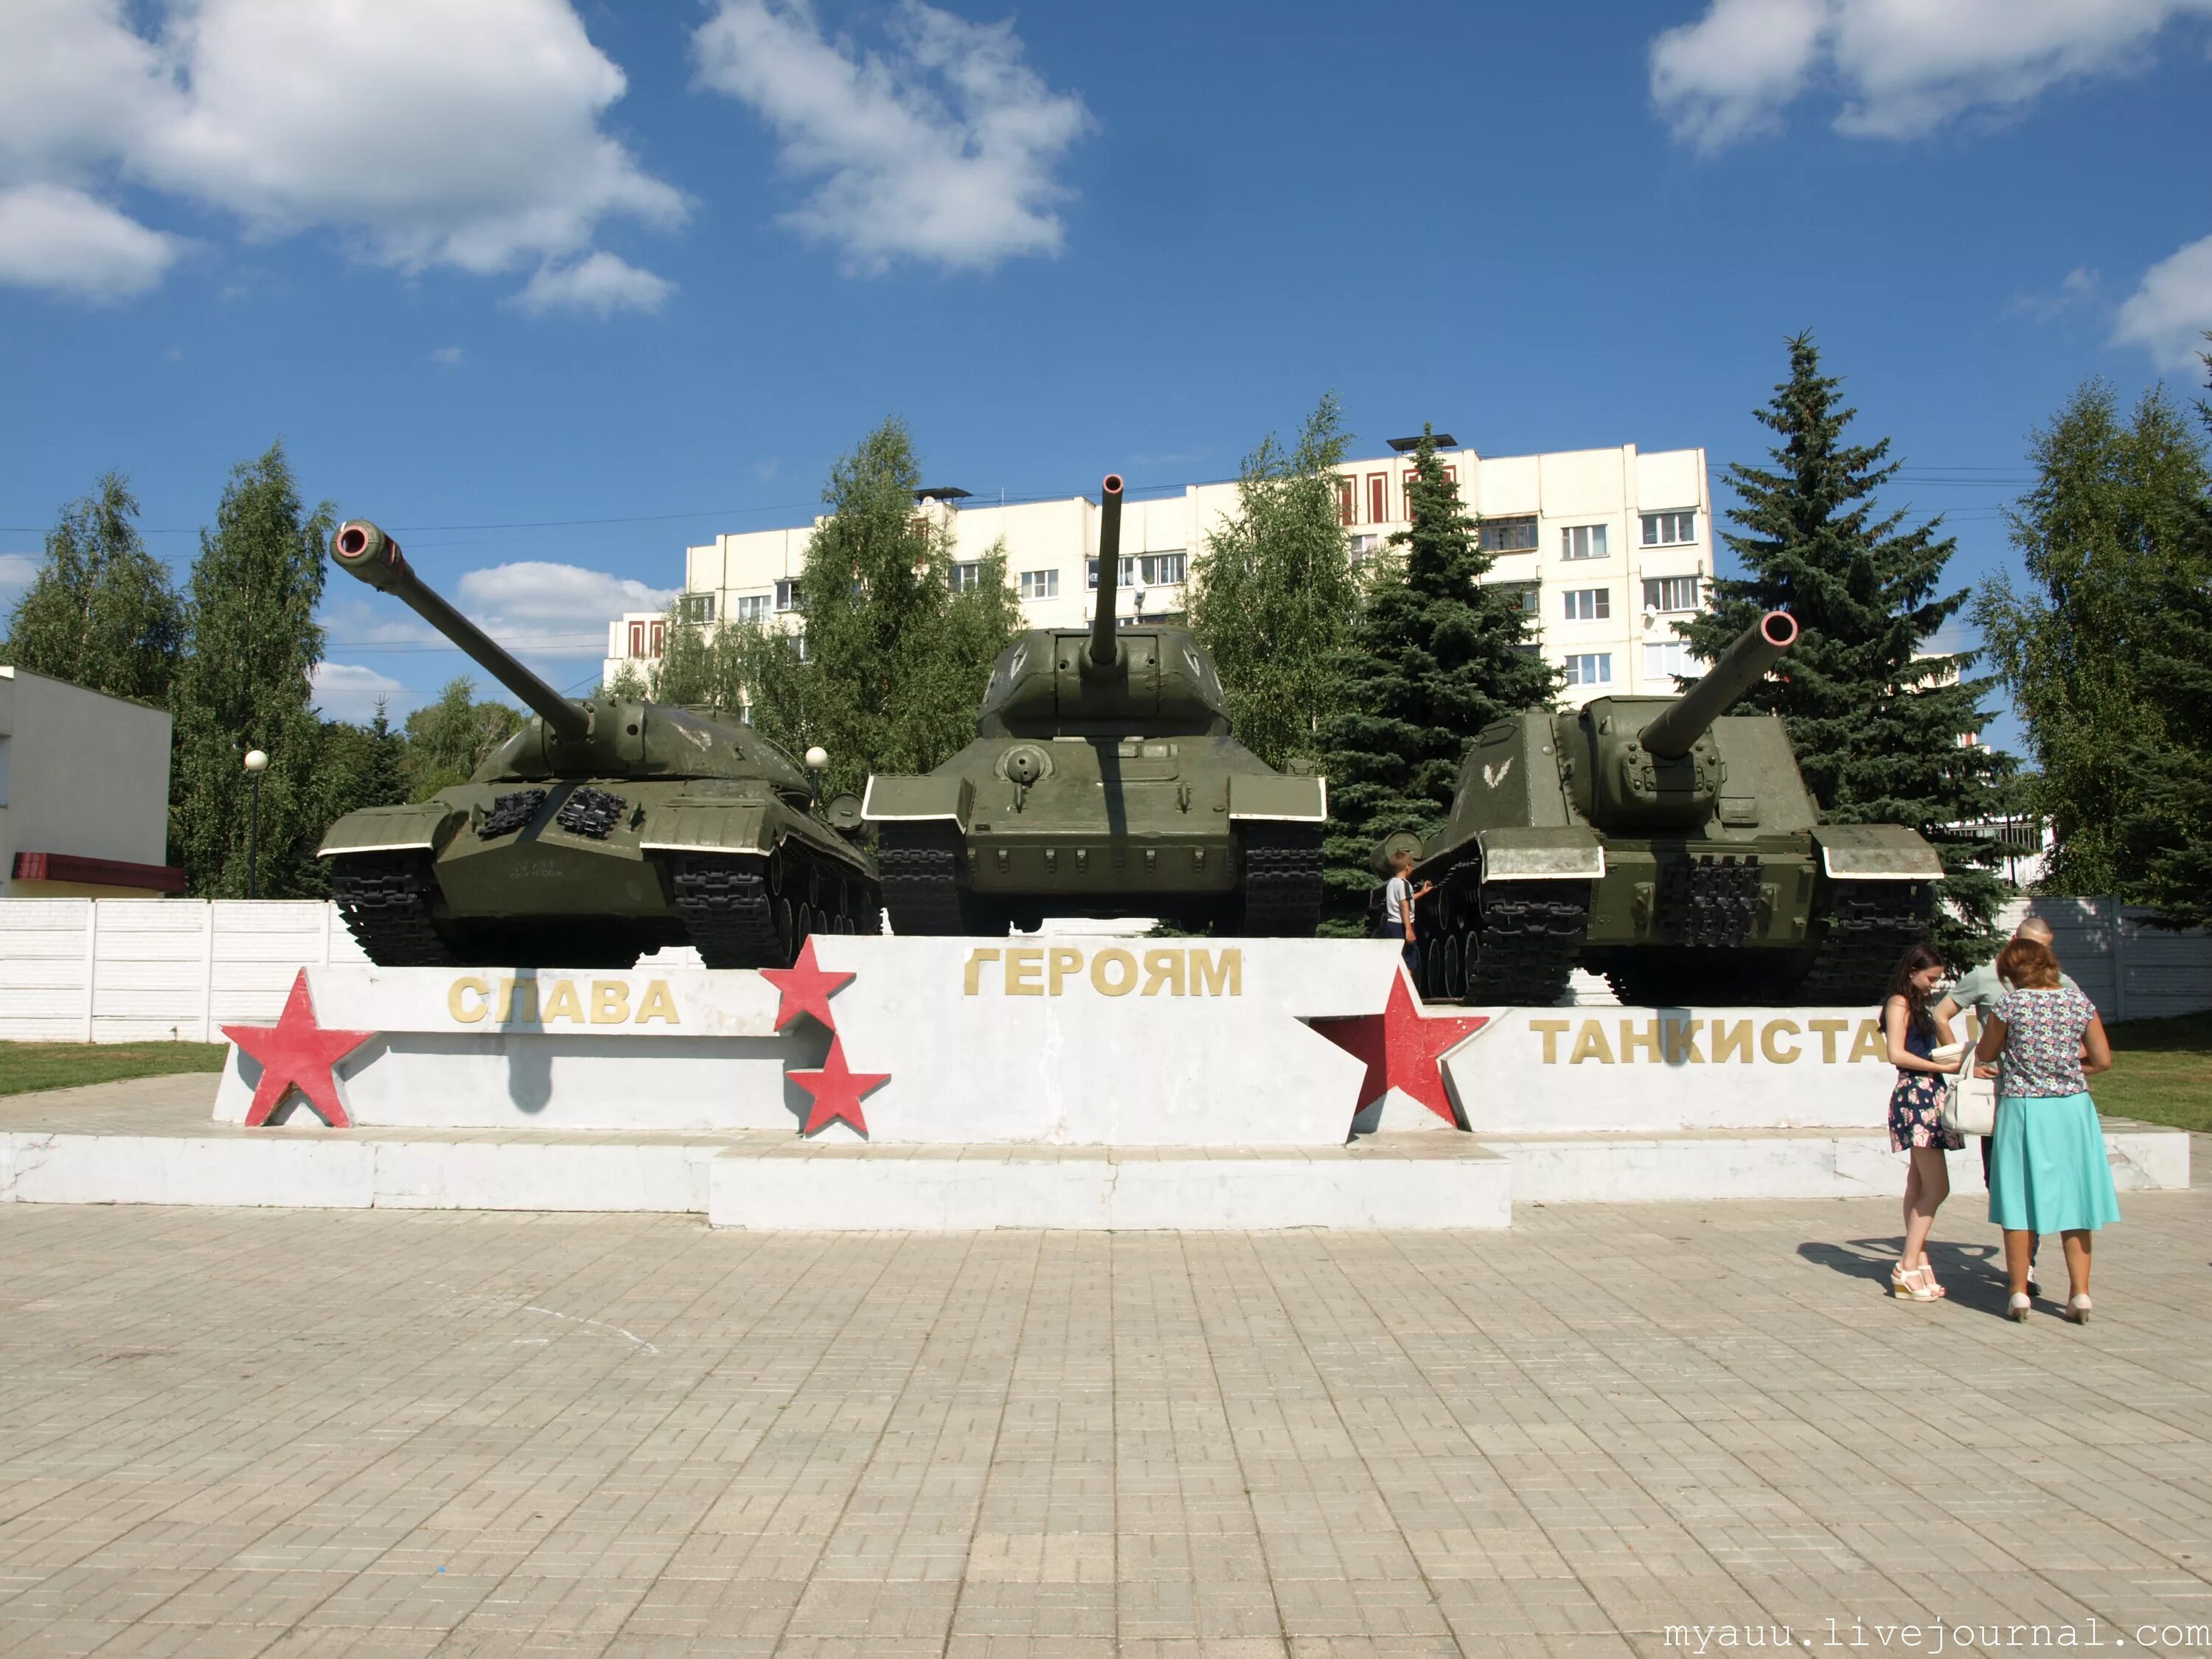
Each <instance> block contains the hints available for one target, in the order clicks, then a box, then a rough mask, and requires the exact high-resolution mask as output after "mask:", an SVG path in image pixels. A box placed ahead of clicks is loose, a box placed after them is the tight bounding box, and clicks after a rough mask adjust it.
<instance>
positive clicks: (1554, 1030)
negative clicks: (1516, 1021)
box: [1528, 1019, 1567, 1066]
mask: <svg viewBox="0 0 2212 1659" xmlns="http://www.w3.org/2000/svg"><path fill="white" fill-rule="evenodd" d="M1528 1029H1529V1030H1532V1031H1538V1032H1541V1033H1542V1034H1543V1038H1544V1064H1545V1065H1547V1066H1556V1065H1558V1064H1559V1033H1560V1032H1562V1031H1564V1030H1566V1029H1567V1022H1566V1021H1565V1020H1564V1019H1532V1020H1530V1021H1529V1022H1528Z"/></svg>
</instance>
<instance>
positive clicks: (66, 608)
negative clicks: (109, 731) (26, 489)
mask: <svg viewBox="0 0 2212 1659" xmlns="http://www.w3.org/2000/svg"><path fill="white" fill-rule="evenodd" d="M137 516H138V502H137V498H136V497H135V496H133V495H131V486H130V483H129V481H128V480H127V479H125V477H124V476H123V475H122V474H121V473H119V472H109V473H106V474H105V475H103V476H102V477H101V478H100V481H99V483H97V484H96V485H95V486H94V493H93V494H92V495H88V496H86V497H84V498H82V500H79V501H72V502H70V504H69V506H68V507H64V509H63V510H62V515H61V519H60V521H59V522H58V523H57V524H56V525H55V526H54V527H53V529H52V530H51V531H49V532H47V534H46V562H45V563H44V564H43V565H42V566H40V570H39V574H38V575H37V576H36V577H35V578H33V580H32V583H31V586H29V588H28V589H27V590H26V591H25V592H24V594H23V596H22V598H21V599H19V600H18V601H17V602H16V605H15V611H14V612H13V613H12V614H11V615H10V616H9V619H8V639H7V642H6V644H4V645H0V661H5V662H7V663H9V664H11V665H14V666H15V667H17V668H27V669H29V670H30V671H32V672H33V673H34V674H47V675H51V676H52V677H53V678H56V679H62V680H68V681H70V683H71V684H76V685H82V686H84V687H85V688H87V689H88V690H94V691H105V692H106V693H108V694H109V695H110V696H118V697H132V698H136V699H137V701H139V702H150V703H158V704H161V705H164V706H166V705H167V702H168V700H169V684H170V682H171V680H172V679H173V678H175V675H176V671H177V655H178V652H179V648H180V647H181V645H182V643H183V636H184V606H183V602H182V601H181V600H179V598H178V597H177V589H176V584H175V583H174V582H173V581H172V580H170V578H169V571H168V567H167V566H166V565H164V564H163V563H162V562H161V561H160V560H159V559H157V558H155V556H153V555H152V554H150V553H149V552H148V551H147V550H146V544H145V543H144V542H143V541H142V540H141V539H140V538H139V535H138V530H137V526H135V525H134V524H133V523H132V522H131V520H134V519H136V518H137Z"/></svg>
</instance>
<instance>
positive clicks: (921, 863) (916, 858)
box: [876, 827, 969, 936]
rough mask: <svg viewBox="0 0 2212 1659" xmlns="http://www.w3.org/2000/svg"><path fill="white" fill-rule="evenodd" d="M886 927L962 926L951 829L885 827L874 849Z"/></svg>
mask: <svg viewBox="0 0 2212 1659" xmlns="http://www.w3.org/2000/svg"><path fill="white" fill-rule="evenodd" d="M876 866H877V868H878V870H880V871H881V872H882V876H883V888H884V909H886V910H888V911H890V917H891V931H892V932H893V933H905V934H922V935H930V934H935V935H939V936H944V935H949V934H957V933H966V932H968V931H969V930H968V927H967V921H966V907H964V906H963V904H962V903H961V898H960V883H959V875H958V872H959V869H960V841H959V837H958V836H957V834H956V833H954V832H951V831H948V830H945V829H937V828H935V827H931V828H929V829H902V830H896V831H891V830H887V831H886V832H885V833H884V838H883V843H882V846H881V847H880V848H879V849H878V852H877V854H876Z"/></svg>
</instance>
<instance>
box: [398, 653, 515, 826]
mask: <svg viewBox="0 0 2212 1659" xmlns="http://www.w3.org/2000/svg"><path fill="white" fill-rule="evenodd" d="M476 689H477V688H476V682H475V681H474V680H472V679H471V678H469V677H468V676H467V675H465V674H462V675H459V676H457V677H456V678H453V679H450V680H448V681H447V682H446V686H445V689H444V690H442V691H441V692H439V693H438V700H437V701H436V702H432V703H426V704H424V705H423V706H422V708H418V709H416V711H415V712H414V713H413V714H410V715H409V716H408V717H407V741H406V749H405V753H404V759H403V761H402V763H401V770H402V772H403V774H404V778H405V781H406V795H405V799H408V800H428V799H430V797H431V796H433V795H435V794H436V793H438V792H439V791H440V790H441V789H450V788H452V787H453V785H455V784H457V783H466V782H467V781H468V780H469V776H470V775H471V773H473V772H474V771H475V770H476V769H477V767H479V766H481V765H483V762H484V757H486V756H488V755H489V754H490V753H491V751H492V750H495V749H496V748H498V747H499V746H500V744H503V743H505V742H506V741H507V739H508V738H511V737H513V735H514V734H515V733H516V732H520V730H521V729H522V714H521V712H520V710H518V709H514V708H509V707H508V706H507V704H505V703H503V702H477V700H476Z"/></svg>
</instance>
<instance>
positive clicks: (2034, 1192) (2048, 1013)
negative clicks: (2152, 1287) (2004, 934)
mask: <svg viewBox="0 0 2212 1659" xmlns="http://www.w3.org/2000/svg"><path fill="white" fill-rule="evenodd" d="M1997 975H1998V977H1999V978H2001V979H2002V980H2003V981H2004V982H2005V983H2006V984H2008V985H2009V986H2011V987H2013V988H2012V989H2011V990H2009V991H2008V992H2006V993H2005V994H2004V995H2003V996H2002V997H2000V998H1999V999H1998V1000H1997V1005H1996V1008H1995V1009H1994V1010H1993V1011H1992V1012H1991V1013H1990V1021H1989V1024H1987V1025H1985V1026H1984V1027H1983V1029H1982V1040H1981V1042H1979V1043H1978V1045H1977V1046H1976V1047H1975V1049H1974V1058H1975V1060H1976V1061H1978V1062H1979V1063H1982V1064H1984V1065H1985V1064H1987V1062H1989V1061H1990V1060H1995V1061H1996V1071H1997V1132H1996V1135H1995V1136H1993V1137H1992V1138H1991V1139H1992V1145H1991V1146H1990V1220H1992V1221H1994V1222H1996V1224H1997V1225H1998V1226H2000V1227H2002V1228H2003V1229H2004V1241H2005V1272H2006V1273H2007V1275H2008V1277H2009V1278H2010V1279H2011V1280H2012V1300H2011V1303H2010V1304H2009V1305H2008V1307H2007V1308H2006V1310H2005V1313H2006V1316H2007V1317H2008V1318H2011V1319H2015V1320H2024V1319H2026V1318H2027V1315H2028V1310H2029V1309H2030V1308H2031V1307H2032V1306H2033V1303H2032V1301H2031V1300H2030V1298H2029V1297H2028V1294H2027V1269H2028V1259H2029V1257H2028V1252H2029V1248H2030V1241H2031V1240H2032V1239H2033V1238H2034V1237H2035V1236H2036V1235H2037V1234H2038V1233H2057V1234H2059V1235H2060V1236H2061V1237H2063V1239H2064V1240H2065V1243H2066V1280H2067V1285H2066V1316H2067V1317H2068V1318H2069V1319H2070V1320H2072V1321H2073V1322H2075V1324H2077V1325H2081V1324H2087V1322H2088V1319H2089V1235H2090V1234H2091V1233H2093V1232H2094V1231H2097V1229H2098V1228H2100V1227H2102V1226H2106V1225H2109V1224H2110V1223H2112V1222H2115V1221H2118V1219H2119V1218H2120V1200H2119V1196H2118V1194H2116V1193H2115V1192H2114V1191H2113V1189H2112V1166H2111V1165H2110V1164H2108V1163H2106V1158H2105V1132H2104V1128H2103V1127H2102V1126H2101V1125H2100V1124H2099V1122H2098V1121H2097V1108H2096V1105H2095V1103H2093V1101H2091V1100H2090V1098H2089V1085H2088V1082H2087V1079H2088V1078H2089V1077H2093V1076H2094V1075H2095V1074H2096V1073H2099V1072H2102V1071H2106V1070H2108V1069H2109V1068H2110V1067H2111V1066H2112V1044H2111V1043H2109V1042H2106V1040H2105V1023H2104V1021H2103V1020H2101V1019H2100V1018H2097V1010H2096V1006H2095V1005H2094V1004H2093V1003H2092V1002H2091V1001H2090V1000H2089V999H2088V998H2087V997H2085V996H2083V995H2082V994H2081V993H2080V992H2079V991H2074V990H2068V989H2066V988H2064V987H2062V986H2061V985H2060V984H2059V982H2058V958H2057V957H2055V956H2053V955H2051V947H2050V946H2049V945H2045V944H2044V943H2043V942H2042V941H2041V940H2040V939H2015V940H2013V942H2012V943H2011V944H2009V945H2006V946H2005V948H2004V949H2003V950H2002V951H2000V952H1998V955H1997Z"/></svg>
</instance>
